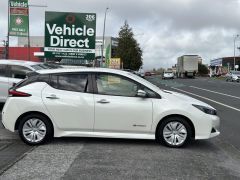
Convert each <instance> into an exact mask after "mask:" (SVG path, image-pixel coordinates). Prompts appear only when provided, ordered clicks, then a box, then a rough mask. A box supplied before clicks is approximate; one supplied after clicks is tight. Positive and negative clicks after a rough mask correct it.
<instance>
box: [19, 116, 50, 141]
mask: <svg viewBox="0 0 240 180" xmlns="http://www.w3.org/2000/svg"><path fill="white" fill-rule="evenodd" d="M52 129H53V128H52V125H51V123H50V122H49V120H48V119H47V118H46V117H44V116H42V115H40V114H31V115H27V116H25V117H23V118H22V120H21V121H20V123H19V128H18V131H19V136H20V137H21V139H22V140H23V141H24V142H25V143H26V144H29V145H39V144H43V143H45V142H47V141H49V140H50V139H51V138H52V137H53V130H52Z"/></svg>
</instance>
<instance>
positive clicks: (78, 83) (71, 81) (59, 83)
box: [51, 74, 88, 92]
mask: <svg viewBox="0 0 240 180" xmlns="http://www.w3.org/2000/svg"><path fill="white" fill-rule="evenodd" d="M87 79H88V75H87V74H63V75H52V78H51V86H52V87H54V88H56V89H61V90H67V91H77V92H87Z"/></svg>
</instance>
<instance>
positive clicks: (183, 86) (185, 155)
mask: <svg viewBox="0 0 240 180" xmlns="http://www.w3.org/2000/svg"><path fill="white" fill-rule="evenodd" d="M148 80H149V81H151V82H153V83H154V84H156V85H157V86H159V87H160V88H162V89H167V90H172V91H178V92H181V93H184V94H187V95H190V96H192V97H194V98H197V99H199V100H202V101H204V102H206V103H208V104H210V105H212V106H213V107H214V108H216V109H217V110H218V115H219V116H220V118H221V135H220V136H218V137H216V138H213V139H209V140H201V141H200V140H199V141H193V142H192V143H191V144H189V145H188V146H187V147H185V148H182V149H171V148H167V147H165V146H162V145H159V144H157V143H156V142H155V141H151V140H125V139H100V138H99V139H97V138H55V139H54V141H53V142H51V143H50V144H46V145H42V146H36V147H30V146H26V145H24V144H23V143H22V142H21V141H20V140H19V138H18V136H17V134H13V133H9V132H7V131H6V130H4V129H1V127H0V137H1V138H0V162H5V164H3V165H1V163H0V168H1V167H3V168H4V170H2V171H0V180H5V179H6V180H8V179H9V180H14V179H18V180H19V179H115V180H116V179H164V180H165V179H172V180H173V179H174V180H175V179H180V180H181V179H182V180H183V179H184V180H185V179H189V180H194V179H196V180H198V179H203V180H205V179H217V180H218V179H220V180H221V179H228V180H229V179H230V180H231V179H240V142H239V137H240V136H239V135H240V132H239V129H240V118H239V115H240V104H239V103H240V101H239V98H240V95H239V92H240V83H230V82H229V83H227V82H225V81H222V80H217V79H209V78H197V79H175V80H161V78H160V77H159V76H152V77H149V78H148ZM1 147H3V148H1ZM7 147H9V148H8V149H7ZM4 149H5V151H3V150H4ZM7 152H8V155H6V153H7ZM10 152H11V153H10ZM17 153H19V154H17ZM14 157H15V158H14ZM4 158H5V159H4ZM11 158H12V159H11Z"/></svg>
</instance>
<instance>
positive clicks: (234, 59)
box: [233, 34, 239, 71]
mask: <svg viewBox="0 0 240 180" xmlns="http://www.w3.org/2000/svg"><path fill="white" fill-rule="evenodd" d="M238 37H239V34H237V35H236V36H234V39H233V44H234V56H233V64H234V67H233V68H234V71H235V65H236V58H235V50H236V39H237V38H238Z"/></svg>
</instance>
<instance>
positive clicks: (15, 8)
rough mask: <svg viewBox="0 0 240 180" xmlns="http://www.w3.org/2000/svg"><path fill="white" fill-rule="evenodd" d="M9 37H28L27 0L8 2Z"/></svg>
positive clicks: (11, 0)
mask: <svg viewBox="0 0 240 180" xmlns="http://www.w3.org/2000/svg"><path fill="white" fill-rule="evenodd" d="M9 8H10V23H9V35H10V36H23V37H25V36H28V27H29V24H28V23H29V16H28V13H29V9H28V0H10V1H9Z"/></svg>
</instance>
